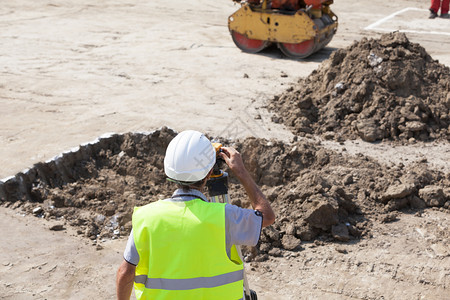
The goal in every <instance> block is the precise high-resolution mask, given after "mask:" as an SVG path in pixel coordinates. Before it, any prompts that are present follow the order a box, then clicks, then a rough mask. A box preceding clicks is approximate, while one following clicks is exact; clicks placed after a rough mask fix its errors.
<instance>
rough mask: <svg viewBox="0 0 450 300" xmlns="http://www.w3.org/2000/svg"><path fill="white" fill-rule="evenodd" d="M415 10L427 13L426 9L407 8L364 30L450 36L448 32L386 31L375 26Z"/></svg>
mask: <svg viewBox="0 0 450 300" xmlns="http://www.w3.org/2000/svg"><path fill="white" fill-rule="evenodd" d="M410 10H415V11H428V10H427V9H422V8H417V7H407V8H404V9H402V10H399V11H397V12H395V13H393V14H390V15H389V16H387V17H384V18H382V19H380V20H378V21H376V22H375V23H372V24H370V25H369V26H367V27H365V28H364V30H377V31H385V32H393V31H399V32H405V33H418V34H440V35H448V36H450V32H440V31H421V30H407V29H406V30H405V29H386V28H377V26H380V25H381V24H383V23H384V22H386V21H388V20H390V19H392V18H394V17H395V16H397V15H401V14H402V13H404V12H407V11H410Z"/></svg>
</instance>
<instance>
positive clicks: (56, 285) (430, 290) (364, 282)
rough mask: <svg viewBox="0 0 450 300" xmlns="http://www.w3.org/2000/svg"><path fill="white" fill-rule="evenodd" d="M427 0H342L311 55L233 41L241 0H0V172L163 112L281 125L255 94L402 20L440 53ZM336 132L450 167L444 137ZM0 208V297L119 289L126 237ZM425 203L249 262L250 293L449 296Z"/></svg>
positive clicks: (443, 259)
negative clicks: (379, 137)
mask: <svg viewBox="0 0 450 300" xmlns="http://www.w3.org/2000/svg"><path fill="white" fill-rule="evenodd" d="M408 7H411V8H412V9H409V10H406V8H408ZM427 8H428V2H426V1H425V2H424V1H418V0H413V1H395V2H394V1H387V0H381V1H377V2H371V1H359V2H355V1H350V0H337V1H336V3H335V4H334V5H333V6H332V9H333V10H334V12H335V13H336V14H337V15H338V17H339V29H338V33H337V35H336V36H335V37H334V39H333V40H332V41H331V43H330V44H329V45H328V47H327V48H326V49H324V50H323V51H322V52H320V53H318V54H317V55H315V56H313V57H311V58H310V59H309V60H308V61H295V60H290V59H287V58H284V57H282V56H281V54H280V52H279V51H278V50H277V49H276V48H272V49H268V50H267V51H264V52H263V53H261V54H258V55H249V54H244V53H242V52H241V51H240V50H239V49H237V48H236V47H235V46H234V44H233V42H232V40H231V38H230V36H229V33H228V29H227V25H226V24H227V17H228V16H229V15H230V14H231V13H232V12H234V11H235V10H236V9H238V6H236V5H234V4H233V2H232V1H214V2H213V1H205V0H200V1H190V2H189V3H187V2H186V1H179V0H173V1H160V0H154V1H149V2H140V3H136V2H131V1H114V0H111V1H101V2H95V3H93V2H92V1H89V2H88V1H85V0H80V1H76V2H75V1H58V0H57V1H51V2H50V1H39V2H37V1H31V0H16V1H8V2H6V3H2V6H1V7H0V15H1V19H0V37H1V40H2V43H1V44H0V66H1V68H0V107H1V118H0V143H1V145H2V147H1V148H0V156H1V157H2V163H1V165H0V178H4V177H7V176H10V175H14V174H15V173H17V172H19V171H21V170H23V169H25V168H27V167H29V166H31V165H32V164H33V163H36V162H39V161H43V160H47V159H50V158H52V157H53V156H55V155H57V154H59V153H60V152H63V151H65V150H68V149H70V148H72V147H75V146H77V145H79V144H80V143H84V142H87V141H91V140H93V139H95V138H96V137H97V136H100V135H102V134H104V133H106V132H128V131H150V130H153V129H155V128H159V127H161V126H164V125H166V126H169V127H172V128H174V129H176V130H184V129H188V128H190V129H197V130H201V131H204V132H208V133H212V134H214V135H222V136H228V137H230V138H235V137H244V136H258V137H267V138H279V139H284V140H289V139H290V138H292V135H291V133H289V132H288V131H287V130H286V129H285V128H284V127H283V126H281V125H279V124H274V123H272V122H271V114H270V113H269V112H267V111H266V110H265V109H264V105H265V101H266V100H267V99H268V98H269V97H271V96H272V95H275V94H277V93H279V92H281V91H283V90H284V89H285V88H287V87H288V86H289V84H290V83H292V82H294V81H296V80H297V78H298V77H302V76H307V75H308V74H309V73H310V72H311V71H312V70H314V69H315V68H316V67H317V66H318V65H319V64H320V62H321V61H323V60H324V59H326V58H327V57H328V55H329V54H330V53H331V52H332V51H334V50H335V49H338V48H341V47H346V46H348V45H349V44H351V43H352V42H353V41H354V40H359V39H361V38H362V37H378V36H379V35H380V34H381V33H384V32H385V31H392V30H404V31H407V35H408V38H409V39H410V40H411V41H412V42H417V43H420V44H421V45H422V46H423V47H425V48H426V50H427V51H428V52H429V54H430V55H431V56H432V57H433V58H435V59H438V60H439V61H440V62H441V63H444V64H446V65H448V66H450V53H449V51H448V49H449V48H450V21H448V20H444V19H435V20H429V19H427V17H428V12H427ZM402 10H403V11H402ZM396 12H401V13H399V14H398V15H395V16H392V17H391V18H389V16H390V15H391V14H394V13H396ZM258 115H260V116H261V118H260V119H259V118H255V117H257V116H258ZM330 147H334V148H336V149H338V148H342V145H336V144H332V143H330ZM345 147H346V149H347V151H349V153H351V154H352V153H357V152H365V153H366V154H367V153H368V154H369V155H372V156H374V157H379V158H380V159H381V160H384V159H386V157H387V156H386V153H395V154H396V155H397V156H395V155H388V157H389V159H390V160H391V161H392V162H393V163H396V162H399V161H400V162H405V161H411V160H414V159H420V157H421V156H426V157H427V159H428V161H429V162H430V165H432V166H433V167H435V168H438V169H442V170H444V171H446V172H448V168H449V167H448V166H449V161H450V150H449V148H450V147H449V145H448V144H437V145H420V144H419V145H416V146H413V147H404V148H398V147H397V148H395V149H394V148H391V147H390V146H388V145H378V146H377V147H371V146H370V145H366V144H365V143H362V142H347V143H346V145H345ZM389 151H390V152H389ZM383 155H384V156H383ZM0 216H1V218H0V224H1V225H0V229H1V230H2V234H1V235H0V244H1V245H2V246H1V248H0V250H1V251H0V263H1V264H0V298H4V299H90V298H94V297H98V295H102V298H105V299H111V298H113V297H114V288H115V283H114V277H115V271H116V268H117V266H118V264H119V263H120V261H121V257H122V255H121V252H122V250H123V248H124V246H125V242H126V241H125V240H124V239H119V240H115V241H110V242H108V243H106V244H105V245H104V249H102V250H96V248H95V247H93V246H92V245H90V242H89V241H87V240H84V239H81V238H79V237H78V236H76V235H75V234H74V233H73V232H71V230H70V228H68V229H67V230H66V231H62V232H54V231H49V230H48V228H49V226H50V224H48V223H47V222H46V221H43V220H40V219H36V218H34V217H31V216H22V215H21V214H20V213H19V212H17V211H12V210H8V209H5V208H1V209H0ZM424 216H429V218H424ZM424 216H422V217H419V216H415V215H414V214H410V215H409V214H404V215H402V216H401V217H400V220H399V221H398V222H395V223H391V224H389V225H384V226H380V228H375V229H374V237H373V239H370V240H367V241H362V242H360V243H356V244H352V245H350V244H349V245H328V246H321V247H316V246H314V245H305V250H304V251H302V252H299V255H298V256H296V257H292V258H284V259H282V260H281V259H280V261H272V262H269V263H268V264H267V265H264V264H263V265H260V266H258V267H256V268H255V269H254V270H251V266H249V277H250V284H251V285H252V287H254V289H255V290H257V291H258V294H259V296H260V299H380V298H384V299H392V298H397V299H450V297H449V296H448V295H449V289H450V257H449V255H450V252H449V250H448V243H447V244H445V243H444V241H448V239H447V240H445V239H444V240H442V239H441V240H439V238H436V236H439V233H440V232H441V231H442V232H448V231H449V229H450V228H449V227H450V223H449V217H448V214H445V213H443V212H439V211H427V212H426V213H425V214H424ZM433 237H434V238H433ZM336 247H344V249H338V250H340V251H336ZM344 250H345V251H344ZM342 252H347V254H344V253H342ZM412 261H414V264H411V262H412Z"/></svg>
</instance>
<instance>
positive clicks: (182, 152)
mask: <svg viewBox="0 0 450 300" xmlns="http://www.w3.org/2000/svg"><path fill="white" fill-rule="evenodd" d="M215 163H216V151H215V150H214V147H213V145H212V144H211V142H210V141H209V140H208V138H207V137H206V136H205V135H204V134H202V133H200V132H198V131H194V130H186V131H183V132H180V133H179V134H178V135H177V136H176V137H175V138H174V139H173V140H172V141H170V143H169V146H167V150H166V156H165V157H164V172H166V175H167V176H168V177H169V178H171V179H173V180H176V181H181V182H182V183H194V182H197V181H199V180H202V179H203V178H205V177H206V175H208V173H209V171H210V170H211V169H212V167H213V166H214V164H215Z"/></svg>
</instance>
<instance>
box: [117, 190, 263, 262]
mask: <svg viewBox="0 0 450 300" xmlns="http://www.w3.org/2000/svg"><path fill="white" fill-rule="evenodd" d="M196 198H200V199H202V200H204V201H207V198H206V197H205V195H203V194H202V193H201V192H200V191H198V190H189V191H188V192H185V191H183V190H182V189H178V190H176V191H175V193H173V195H172V197H171V198H168V199H165V200H163V201H189V200H193V199H196ZM207 202H208V201H207ZM261 226H262V215H261V213H260V212H259V211H255V210H251V209H245V208H240V207H238V206H236V205H231V204H226V205H225V234H226V247H227V249H226V250H227V254H228V256H230V248H231V246H232V245H247V246H255V245H256V244H257V243H258V241H259V236H260V235H261ZM123 257H124V259H125V260H126V261H127V262H129V263H130V264H133V265H137V264H138V262H139V254H138V252H137V250H136V246H135V244H134V238H133V231H131V233H130V236H129V237H128V242H127V246H126V247H125V251H124V254H123Z"/></svg>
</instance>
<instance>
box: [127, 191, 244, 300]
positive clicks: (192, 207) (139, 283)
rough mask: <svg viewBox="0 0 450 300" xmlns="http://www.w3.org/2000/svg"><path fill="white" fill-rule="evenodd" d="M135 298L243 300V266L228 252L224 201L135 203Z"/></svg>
mask: <svg viewBox="0 0 450 300" xmlns="http://www.w3.org/2000/svg"><path fill="white" fill-rule="evenodd" d="M132 224H133V235H134V236H133V237H134V242H135V245H136V249H137V252H138V254H139V263H138V265H137V266H136V274H135V280H134V281H135V282H134V288H135V294H136V298H137V299H180V300H187V299H195V300H198V299H218V300H220V299H224V300H225V299H226V300H230V299H242V298H243V276H244V270H243V264H242V261H241V260H240V258H239V256H238V254H237V251H236V248H235V247H234V246H233V247H232V249H231V260H230V258H228V256H227V253H226V242H225V204H224V203H208V202H205V201H203V200H201V199H194V200H191V201H157V202H153V203H150V204H147V205H145V206H143V207H136V208H135V209H134V213H133V219H132Z"/></svg>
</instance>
